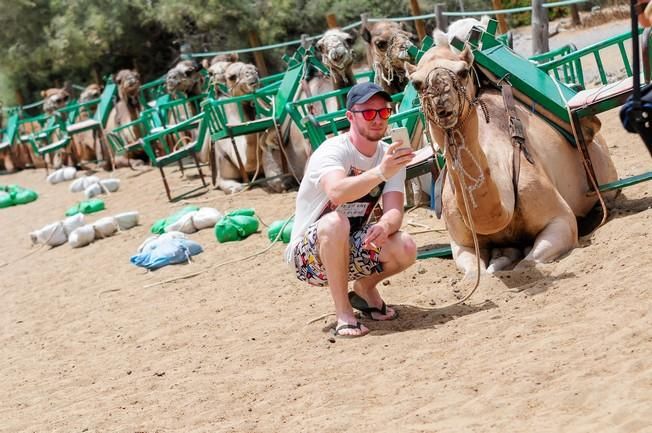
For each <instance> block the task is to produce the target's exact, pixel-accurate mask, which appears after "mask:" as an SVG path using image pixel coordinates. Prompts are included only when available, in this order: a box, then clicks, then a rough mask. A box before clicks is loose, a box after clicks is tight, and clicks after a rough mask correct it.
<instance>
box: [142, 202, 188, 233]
mask: <svg viewBox="0 0 652 433" xmlns="http://www.w3.org/2000/svg"><path fill="white" fill-rule="evenodd" d="M197 210H199V206H194V205H193V206H186V207H184V208H183V209H181V210H179V211H178V212H176V213H173V214H172V215H170V216H169V217H167V218H161V219H160V220H156V222H155V223H154V224H153V225H152V228H151V229H150V230H149V231H151V232H152V233H154V234H157V235H162V234H163V233H165V227H167V226H169V225H170V224H173V223H175V222H177V221H179V218H181V217H182V216H184V215H185V214H187V213H188V212H194V211H197Z"/></svg>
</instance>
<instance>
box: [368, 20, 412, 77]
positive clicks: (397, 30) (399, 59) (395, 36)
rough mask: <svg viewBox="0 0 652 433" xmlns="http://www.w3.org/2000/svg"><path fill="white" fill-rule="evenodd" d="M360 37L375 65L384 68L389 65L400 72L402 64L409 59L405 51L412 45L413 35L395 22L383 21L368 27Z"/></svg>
mask: <svg viewBox="0 0 652 433" xmlns="http://www.w3.org/2000/svg"><path fill="white" fill-rule="evenodd" d="M362 37H363V39H364V40H365V41H367V43H369V45H370V46H371V54H372V57H373V60H374V62H375V63H378V64H380V65H384V66H385V67H387V66H389V65H391V66H392V67H394V68H398V69H399V70H400V71H402V70H403V64H404V63H405V62H406V61H407V60H409V59H410V55H409V54H408V52H407V50H408V48H410V47H411V46H412V45H414V44H413V43H412V40H413V39H414V35H412V34H411V33H408V32H406V31H405V30H403V29H402V28H401V26H400V25H399V24H397V23H395V22H391V21H383V22H379V23H375V24H373V25H368V26H367V27H366V28H364V29H363V30H362Z"/></svg>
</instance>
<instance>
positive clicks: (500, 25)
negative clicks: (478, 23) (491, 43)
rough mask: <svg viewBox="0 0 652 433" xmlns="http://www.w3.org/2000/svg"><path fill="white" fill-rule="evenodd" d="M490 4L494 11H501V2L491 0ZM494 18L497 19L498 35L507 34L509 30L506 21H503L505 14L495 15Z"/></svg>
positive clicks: (499, 0) (500, 0)
mask: <svg viewBox="0 0 652 433" xmlns="http://www.w3.org/2000/svg"><path fill="white" fill-rule="evenodd" d="M491 3H492V4H493V6H494V10H495V11H500V10H502V9H503V2H502V0H491ZM496 18H498V31H499V32H500V33H507V31H508V30H509V28H508V27H507V20H506V19H505V14H496Z"/></svg>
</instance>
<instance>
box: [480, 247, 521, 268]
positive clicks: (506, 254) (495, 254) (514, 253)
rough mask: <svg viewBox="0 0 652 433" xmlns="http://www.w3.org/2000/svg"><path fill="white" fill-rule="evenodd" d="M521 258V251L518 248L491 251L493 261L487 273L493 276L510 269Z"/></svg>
mask: <svg viewBox="0 0 652 433" xmlns="http://www.w3.org/2000/svg"><path fill="white" fill-rule="evenodd" d="M519 258H521V250H519V249H518V248H509V247H508V248H494V249H493V250H491V260H490V261H489V266H487V272H488V273H490V274H493V273H494V272H497V271H502V270H504V269H506V268H508V267H509V266H510V265H512V264H513V263H516V261H517V260H518V259H519Z"/></svg>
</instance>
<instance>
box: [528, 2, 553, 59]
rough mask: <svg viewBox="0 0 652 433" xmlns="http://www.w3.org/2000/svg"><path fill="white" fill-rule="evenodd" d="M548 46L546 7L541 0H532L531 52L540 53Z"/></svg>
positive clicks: (546, 49) (547, 49)
mask: <svg viewBox="0 0 652 433" xmlns="http://www.w3.org/2000/svg"><path fill="white" fill-rule="evenodd" d="M546 51H549V48H548V9H546V8H544V7H543V0H532V54H541V53H545V52H546Z"/></svg>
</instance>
